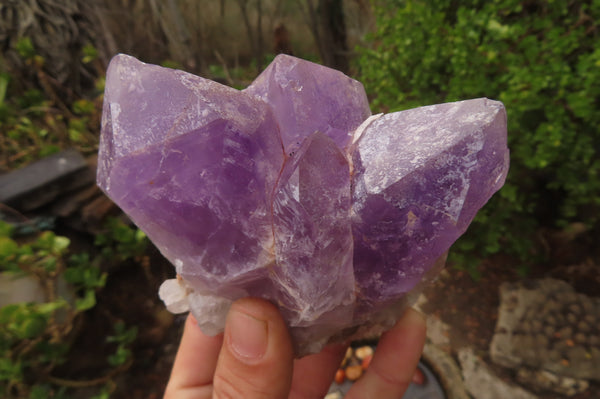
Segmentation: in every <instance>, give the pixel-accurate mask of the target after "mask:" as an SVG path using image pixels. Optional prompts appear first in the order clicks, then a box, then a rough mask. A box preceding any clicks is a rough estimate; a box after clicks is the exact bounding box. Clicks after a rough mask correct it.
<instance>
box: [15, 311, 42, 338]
mask: <svg viewBox="0 0 600 399" xmlns="http://www.w3.org/2000/svg"><path fill="white" fill-rule="evenodd" d="M46 324H47V323H46V319H45V318H44V317H43V316H41V315H37V314H32V315H31V316H30V317H29V318H28V319H26V320H25V321H24V322H23V324H22V325H21V328H20V329H19V336H20V338H25V339H31V338H35V337H37V336H39V335H41V334H42V333H43V332H44V330H45V329H46Z"/></svg>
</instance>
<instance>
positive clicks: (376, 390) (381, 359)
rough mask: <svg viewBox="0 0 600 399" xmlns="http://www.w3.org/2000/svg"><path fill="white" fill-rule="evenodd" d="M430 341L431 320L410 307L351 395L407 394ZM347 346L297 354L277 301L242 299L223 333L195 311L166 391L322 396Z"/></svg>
mask: <svg viewBox="0 0 600 399" xmlns="http://www.w3.org/2000/svg"><path fill="white" fill-rule="evenodd" d="M424 343H425V321H424V319H423V317H422V316H421V315H420V314H419V313H418V312H416V311H414V310H412V309H409V310H408V311H407V312H406V313H405V315H404V316H403V317H402V319H400V320H399V321H398V323H396V325H395V326H394V327H393V328H392V329H391V330H390V331H388V332H386V333H384V334H383V335H382V336H381V338H380V340H379V343H378V345H377V351H376V352H375V356H374V357H373V360H372V362H371V365H370V366H369V368H368V369H367V371H366V373H365V374H364V375H363V376H362V377H361V378H360V379H359V380H358V381H356V382H355V383H354V384H353V385H352V388H351V389H350V391H349V392H348V394H347V395H346V398H347V399H365V398H376V399H387V398H389V399H398V398H401V397H402V395H403V394H404V392H405V391H406V389H407V388H408V385H409V384H410V381H411V379H412V376H413V374H414V372H415V369H416V367H417V364H418V362H419V357H420V356H421V352H422V350H423V345H424ZM346 347H347V345H346V346H344V345H330V346H327V347H325V349H323V351H321V352H320V353H318V354H315V355H310V356H306V357H303V358H301V359H296V360H294V353H293V350H292V343H291V339H290V336H289V333H288V331H287V328H286V326H285V323H284V321H283V319H282V318H281V315H280V313H279V311H278V310H277V308H276V307H275V306H274V305H272V304H271V303H269V302H267V301H265V300H261V299H256V298H244V299H240V300H238V301H236V302H235V303H234V304H233V305H232V307H231V310H230V311H229V314H228V315H227V322H226V324H225V332H224V333H223V334H220V335H218V336H216V337H208V336H206V335H204V334H203V333H202V331H201V330H200V328H199V327H198V325H197V322H196V320H195V319H194V317H193V316H192V315H191V314H190V315H189V316H188V319H187V321H186V325H185V328H184V331H183V337H182V338H181V344H180V346H179V350H178V352H177V356H176V358H175V363H174V364H173V370H172V372H171V377H170V379H169V383H168V385H167V389H166V391H165V396H164V399H205V398H246V399H258V398H264V399H267V398H268V399H276V398H277V399H278V398H289V399H312V398H323V397H324V396H325V395H326V394H327V391H328V389H329V386H330V385H331V382H332V380H333V377H334V375H335V372H336V370H337V369H338V367H339V365H340V362H341V360H342V358H343V356H344V354H345V352H346Z"/></svg>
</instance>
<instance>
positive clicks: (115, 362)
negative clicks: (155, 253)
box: [0, 219, 147, 398]
mask: <svg viewBox="0 0 600 399" xmlns="http://www.w3.org/2000/svg"><path fill="white" fill-rule="evenodd" d="M19 230H20V232H21V233H22V232H23V230H24V229H15V228H14V227H13V226H11V225H10V224H7V223H5V222H2V221H0V273H2V275H3V277H4V278H6V277H8V278H22V277H28V278H30V279H31V278H33V280H34V281H38V282H40V290H41V292H42V294H43V297H44V299H43V301H41V302H18V303H10V304H6V305H4V306H1V307H0V397H3V398H4V397H7V398H11V397H15V398H16V397H18V398H22V397H29V398H38V397H39V398H48V397H55V398H67V397H69V396H68V393H69V392H68V391H69V390H72V389H73V388H77V387H86V386H92V385H99V384H101V383H106V384H108V383H110V380H111V378H112V377H113V375H115V374H116V373H117V372H122V371H124V370H126V369H127V368H128V367H129V366H130V365H131V362H132V361H133V354H132V351H131V349H130V348H131V346H132V344H133V343H134V341H135V339H136V336H137V328H135V327H132V328H128V327H127V326H126V325H125V324H124V323H123V322H122V321H118V322H117V323H115V325H114V335H110V336H108V337H107V338H106V344H105V345H106V347H107V358H106V366H107V368H109V369H110V371H109V372H108V373H107V374H105V375H104V376H102V377H100V378H96V379H92V380H89V381H79V380H77V381H71V380H64V379H61V378H57V377H54V376H53V373H52V372H53V371H54V369H55V368H56V367H57V366H60V365H61V364H65V363H67V362H68V356H69V351H70V350H71V349H72V348H71V346H72V343H73V342H74V341H75V335H74V334H77V333H78V332H77V331H78V329H77V328H75V326H76V325H77V324H78V320H80V319H79V318H80V316H82V314H83V312H85V311H87V310H89V309H92V308H94V307H95V306H96V305H97V303H96V293H97V292H98V291H99V290H101V289H102V288H103V287H104V285H105V284H106V280H107V273H105V272H102V270H101V267H100V266H101V264H102V263H107V262H110V263H111V264H112V263H115V262H122V261H125V260H128V259H131V258H134V257H142V254H143V251H144V250H145V248H146V245H147V238H146V236H145V235H144V234H143V233H141V232H140V231H139V230H137V229H133V228H131V227H128V226H126V225H125V224H123V223H122V222H119V221H118V220H116V219H111V220H109V222H108V223H107V228H106V233H105V234H103V235H99V236H98V237H99V239H98V241H99V242H98V243H97V245H98V246H99V247H100V248H98V249H99V252H100V256H95V257H93V260H92V259H90V255H89V254H88V253H80V254H71V253H70V252H69V246H70V240H69V239H68V238H66V237H62V236H57V235H56V234H55V233H53V232H52V231H42V232H37V233H35V230H34V231H32V232H30V234H28V235H27V236H19V237H15V236H16V235H17V234H18V233H19ZM65 285H67V286H68V288H66V289H65V288H64V287H65ZM61 287H63V288H61ZM110 348H114V352H112V353H111V351H110V350H109V349H110ZM107 395H108V393H106V394H102V395H99V396H98V397H108V396H107Z"/></svg>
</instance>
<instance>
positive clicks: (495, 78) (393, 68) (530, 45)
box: [358, 0, 600, 262]
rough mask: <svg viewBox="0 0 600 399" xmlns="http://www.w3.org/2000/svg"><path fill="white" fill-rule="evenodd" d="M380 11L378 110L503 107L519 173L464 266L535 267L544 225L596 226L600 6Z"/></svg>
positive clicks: (384, 0) (400, 6)
mask: <svg viewBox="0 0 600 399" xmlns="http://www.w3.org/2000/svg"><path fill="white" fill-rule="evenodd" d="M375 13H376V18H377V28H376V31H375V32H373V33H372V34H371V35H370V36H369V38H368V42H369V43H370V47H369V48H362V49H359V51H360V57H359V60H358V68H359V71H360V73H359V79H360V80H361V81H363V82H364V83H365V87H366V89H367V92H368V93H369V95H370V96H371V98H372V106H373V108H374V110H373V111H377V110H384V111H396V110H401V109H407V108H412V107H416V106H420V105H427V104H433V103H439V102H446V101H456V100H461V99H468V98H475V97H489V98H493V99H497V100H501V101H502V102H504V104H505V106H506V109H507V113H508V131H509V147H510V149H511V169H510V173H509V176H508V179H507V182H506V185H505V187H504V188H503V189H502V190H501V191H500V193H499V194H497V195H495V196H494V197H493V199H492V200H491V201H490V203H489V204H488V205H486V207H485V208H484V209H483V210H482V211H481V212H480V213H479V215H478V216H477V218H476V220H475V222H474V223H473V225H472V226H471V228H470V229H469V232H468V233H467V234H466V235H465V236H464V237H463V238H462V239H461V240H459V242H458V243H457V245H456V248H457V249H458V250H459V251H458V252H457V254H456V255H457V256H460V257H461V258H460V260H461V261H462V262H466V261H468V260H469V259H471V260H472V259H473V257H472V256H471V255H472V254H473V253H477V254H478V255H479V256H486V255H489V254H491V253H496V252H499V251H503V252H507V253H511V254H515V255H518V256H519V257H520V258H522V259H524V260H530V261H531V260H533V256H534V255H535V254H534V252H533V250H532V241H531V237H532V233H533V232H534V231H535V230H536V229H537V228H538V227H540V226H552V227H564V226H565V225H566V224H567V223H569V222H572V221H582V222H585V223H587V224H588V225H590V226H597V224H598V215H599V213H598V210H599V208H600V207H599V205H600V157H599V152H600V130H599V126H600V108H599V106H598V104H600V46H599V45H598V43H599V42H600V26H599V24H600V1H598V0H593V1H580V0H575V1H570V2H565V1H535V0H534V1H529V2H522V1H519V0H495V1H489V2H488V1H477V0H470V1H462V2H457V1H453V0H433V1H422V0H405V1H392V0H381V1H376V2H375ZM465 255H467V256H466V257H465Z"/></svg>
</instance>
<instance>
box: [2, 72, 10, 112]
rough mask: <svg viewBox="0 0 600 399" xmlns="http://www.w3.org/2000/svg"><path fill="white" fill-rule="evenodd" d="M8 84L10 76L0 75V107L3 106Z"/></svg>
mask: <svg viewBox="0 0 600 399" xmlns="http://www.w3.org/2000/svg"><path fill="white" fill-rule="evenodd" d="M8 82H10V75H8V74H6V73H0V105H2V104H4V99H5V98H6V90H7V89H8Z"/></svg>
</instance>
